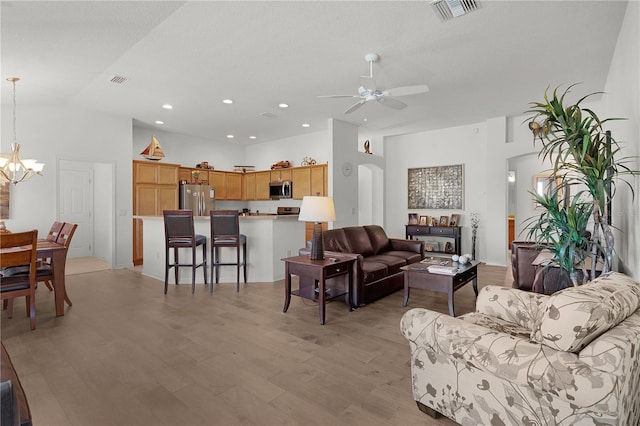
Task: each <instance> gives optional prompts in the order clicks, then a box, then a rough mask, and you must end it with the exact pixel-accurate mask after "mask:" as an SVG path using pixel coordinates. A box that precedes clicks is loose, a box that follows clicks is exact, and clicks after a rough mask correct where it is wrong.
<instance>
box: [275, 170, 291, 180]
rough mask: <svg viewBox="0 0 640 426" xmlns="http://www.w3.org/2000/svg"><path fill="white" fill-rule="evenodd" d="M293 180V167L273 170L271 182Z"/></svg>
mask: <svg viewBox="0 0 640 426" xmlns="http://www.w3.org/2000/svg"><path fill="white" fill-rule="evenodd" d="M284 181H291V169H277V170H271V182H284Z"/></svg>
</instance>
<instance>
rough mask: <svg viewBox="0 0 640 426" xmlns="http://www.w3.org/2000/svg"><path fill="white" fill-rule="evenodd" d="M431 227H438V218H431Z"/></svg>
mask: <svg viewBox="0 0 640 426" xmlns="http://www.w3.org/2000/svg"><path fill="white" fill-rule="evenodd" d="M429 226H438V218H437V217H435V216H431V217H430V221H429Z"/></svg>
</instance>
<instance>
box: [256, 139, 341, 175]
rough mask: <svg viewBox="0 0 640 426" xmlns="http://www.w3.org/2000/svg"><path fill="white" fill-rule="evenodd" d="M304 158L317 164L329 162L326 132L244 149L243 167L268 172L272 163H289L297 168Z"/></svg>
mask: <svg viewBox="0 0 640 426" xmlns="http://www.w3.org/2000/svg"><path fill="white" fill-rule="evenodd" d="M304 157H311V158H313V159H314V160H316V163H317V164H322V163H327V162H330V160H331V150H330V146H329V138H328V136H327V132H315V133H309V134H306V135H300V136H294V137H290V138H284V139H278V140H275V141H271V142H264V143H258V144H254V145H249V146H247V147H246V152H245V157H244V158H245V161H246V164H245V165H249V166H255V167H256V170H269V169H270V168H271V165H272V164H273V163H276V162H278V161H285V160H286V161H289V162H291V164H292V165H293V167H298V166H300V165H301V163H302V159H303V158H304Z"/></svg>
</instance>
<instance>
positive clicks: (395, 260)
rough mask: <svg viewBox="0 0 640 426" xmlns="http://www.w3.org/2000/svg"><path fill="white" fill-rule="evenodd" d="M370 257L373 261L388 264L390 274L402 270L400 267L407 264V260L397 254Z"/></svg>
mask: <svg viewBox="0 0 640 426" xmlns="http://www.w3.org/2000/svg"><path fill="white" fill-rule="evenodd" d="M368 259H369V260H370V261H372V262H379V263H384V264H385V265H387V274H388V275H391V274H396V273H398V272H401V271H400V268H402V267H403V266H405V265H406V264H407V262H406V261H405V260H404V259H403V258H401V257H397V256H388V255H387V254H386V253H384V254H376V255H374V256H369V257H368Z"/></svg>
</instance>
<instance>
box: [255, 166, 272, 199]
mask: <svg viewBox="0 0 640 426" xmlns="http://www.w3.org/2000/svg"><path fill="white" fill-rule="evenodd" d="M269 182H271V172H269V171H268V170H267V171H263V172H256V200H270V199H271V197H269Z"/></svg>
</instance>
